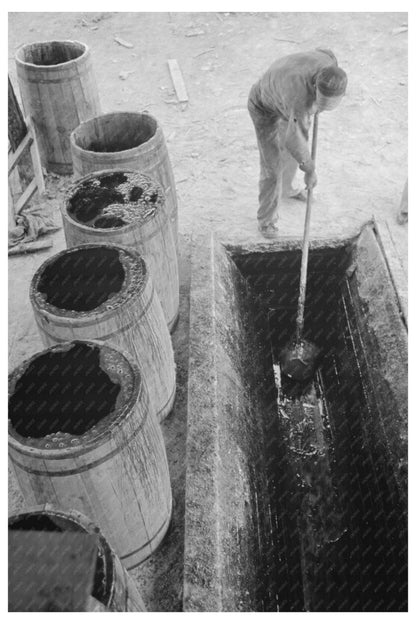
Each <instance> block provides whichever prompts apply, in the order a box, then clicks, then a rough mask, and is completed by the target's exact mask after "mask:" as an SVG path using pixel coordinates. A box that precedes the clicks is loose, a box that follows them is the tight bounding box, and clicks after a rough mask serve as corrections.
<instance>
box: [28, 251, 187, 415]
mask: <svg viewBox="0 0 416 624" xmlns="http://www.w3.org/2000/svg"><path fill="white" fill-rule="evenodd" d="M30 300H31V303H32V306H33V310H34V313H35V319H36V323H37V325H38V328H39V331H40V334H41V337H42V340H43V343H44V344H45V346H50V345H52V344H56V343H57V342H64V341H68V340H73V339H76V340H90V339H91V340H104V341H106V342H111V343H112V344H113V345H115V346H118V347H120V348H122V349H126V350H127V351H128V352H129V353H131V354H132V355H133V357H134V358H135V361H136V363H137V364H138V366H139V368H140V371H141V373H142V375H143V378H144V379H145V381H146V384H147V388H148V391H149V396H150V400H151V402H152V405H153V407H154V409H155V411H156V414H157V416H158V418H159V420H162V419H163V418H165V417H166V416H167V415H168V414H169V412H170V411H171V409H172V406H173V403H174V400H175V392H176V371H175V361H174V355H173V348H172V341H171V337H170V334H169V330H168V326H167V324H166V320H165V317H164V315H163V311H162V307H161V304H160V301H159V297H158V296H157V293H156V292H155V289H154V287H153V282H152V279H151V277H150V274H149V271H148V269H147V266H146V263H145V261H144V260H143V258H141V256H140V255H139V254H138V253H137V252H135V251H133V250H132V249H127V248H122V247H118V246H116V245H107V244H103V243H101V244H98V243H97V244H89V245H80V246H78V247H72V248H71V249H67V250H65V251H62V252H60V253H58V254H56V255H55V256H52V257H51V258H49V259H48V260H46V261H45V262H44V263H43V264H42V265H41V266H40V267H39V269H38V270H37V272H36V273H35V275H34V276H33V278H32V282H31V286H30Z"/></svg>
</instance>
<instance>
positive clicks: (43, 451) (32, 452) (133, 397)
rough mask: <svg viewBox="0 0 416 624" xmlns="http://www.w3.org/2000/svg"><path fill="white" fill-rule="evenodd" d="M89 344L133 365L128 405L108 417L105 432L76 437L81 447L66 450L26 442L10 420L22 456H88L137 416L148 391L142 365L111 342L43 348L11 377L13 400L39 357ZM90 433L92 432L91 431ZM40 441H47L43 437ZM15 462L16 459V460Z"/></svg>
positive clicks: (70, 342)
mask: <svg viewBox="0 0 416 624" xmlns="http://www.w3.org/2000/svg"><path fill="white" fill-rule="evenodd" d="M80 343H81V344H87V345H90V346H93V347H94V346H95V347H99V348H100V349H103V348H105V349H107V350H108V351H112V352H115V353H117V354H118V355H121V356H122V357H123V358H124V360H125V361H126V362H127V364H128V365H129V368H130V370H131V372H132V379H133V387H132V389H131V392H130V394H129V396H128V397H127V398H126V400H125V402H124V404H123V405H122V406H121V407H119V408H117V409H115V410H113V411H112V412H110V413H109V414H108V415H107V416H106V417H105V418H107V417H109V416H110V418H109V422H108V424H107V425H106V427H105V428H104V429H101V430H99V431H97V432H95V433H94V434H93V435H91V434H90V435H89V436H88V438H87V439H86V440H83V439H82V436H76V435H74V436H73V438H77V439H79V444H77V445H70V446H69V445H66V446H64V447H62V448H44V447H38V446H32V445H31V444H30V443H28V442H26V441H25V438H24V436H21V435H20V434H18V433H17V431H16V430H15V429H14V427H12V425H11V423H10V421H9V427H8V444H9V446H11V447H12V448H13V449H14V450H16V451H17V452H18V453H21V452H23V454H25V455H29V456H30V457H33V458H39V459H49V460H55V459H56V460H61V459H66V458H67V457H69V456H73V455H74V454H75V455H76V456H77V457H78V456H81V455H84V454H85V453H88V452H90V451H92V450H94V449H95V448H97V447H98V446H103V445H104V444H105V443H106V442H108V441H109V440H110V439H111V438H112V436H113V434H114V431H115V430H117V429H118V428H120V427H122V426H123V424H124V423H125V422H126V420H127V419H128V418H129V417H130V416H131V415H132V414H133V413H134V407H135V405H136V403H137V401H138V400H139V398H140V396H141V395H142V394H143V392H144V388H145V386H144V383H145V382H144V379H143V376H142V374H141V372H140V369H139V366H138V365H137V364H136V362H135V361H134V359H133V357H132V356H131V355H130V354H129V353H128V352H127V351H126V350H125V349H122V348H120V347H115V346H113V345H112V344H109V343H107V342H103V341H101V340H77V339H75V340H68V341H65V342H61V343H59V344H54V345H52V346H50V347H48V348H46V349H42V351H38V352H37V353H35V354H34V355H32V356H31V357H29V358H27V359H26V360H23V362H21V363H20V364H19V365H18V366H16V367H15V368H14V369H13V370H12V371H11V372H10V373H9V375H8V395H9V397H10V396H11V395H12V394H13V392H14V389H15V386H16V383H17V381H18V380H19V379H20V377H21V376H22V375H23V374H24V372H25V371H26V370H27V368H28V366H30V364H31V363H32V362H33V361H34V360H36V359H37V358H39V357H40V356H42V355H44V354H46V353H51V352H54V351H57V352H59V351H64V350H65V349H67V348H68V347H69V346H70V345H73V344H80ZM145 418H146V414H144V413H143V414H142V418H141V421H140V423H138V425H137V428H138V429H140V428H141V426H142V424H143V422H144V420H145ZM87 432H88V431H87ZM87 432H86V433H87ZM39 439H44V436H43V438H39ZM12 461H13V460H12Z"/></svg>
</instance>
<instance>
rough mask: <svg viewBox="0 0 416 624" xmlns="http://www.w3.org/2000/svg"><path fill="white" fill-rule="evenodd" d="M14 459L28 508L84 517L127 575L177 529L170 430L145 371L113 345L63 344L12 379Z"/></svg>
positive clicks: (11, 441) (11, 451)
mask: <svg viewBox="0 0 416 624" xmlns="http://www.w3.org/2000/svg"><path fill="white" fill-rule="evenodd" d="M9 457H10V463H11V466H12V469H13V470H14V473H15V476H16V480H17V483H18V485H19V488H20V491H21V493H22V496H23V498H24V500H25V503H26V505H39V504H45V503H51V504H53V505H56V506H58V507H59V508H61V509H63V510H64V511H68V510H71V509H77V510H79V511H80V512H82V513H84V514H85V515H87V516H88V517H89V518H91V520H93V521H94V522H95V523H96V524H97V525H98V526H99V527H100V529H101V530H102V532H103V534H104V535H105V536H106V538H107V539H108V540H109V542H110V544H111V545H112V546H113V548H114V549H115V551H116V553H117V555H118V556H119V557H120V560H121V561H122V563H123V565H124V566H125V567H126V568H127V569H131V568H133V567H135V566H136V565H138V564H139V563H141V562H142V561H143V560H144V559H146V558H147V557H148V556H149V555H151V554H152V552H153V551H154V550H155V549H156V547H157V546H158V545H159V543H160V542H161V540H162V538H163V536H164V535H165V533H166V531H167V529H168V526H169V521H170V517H171V510H172V497H171V489H170V478H169V469H168V464H167V459H166V452H165V446H164V441H163V435H162V431H161V428H160V425H159V423H158V422H157V420H156V417H155V414H154V411H153V408H152V405H151V403H150V401H149V398H148V394H147V389H146V385H145V384H144V383H143V379H142V377H141V375H140V372H139V370H138V367H137V365H136V364H135V363H134V362H133V360H132V358H131V357H130V356H129V355H128V354H126V353H125V352H122V351H120V350H118V349H115V348H113V347H111V346H110V345H107V344H105V343H100V342H94V341H85V342H84V341H72V342H70V343H64V344H61V345H55V346H53V347H50V348H49V349H47V350H45V351H42V352H40V353H37V354H36V355H34V356H33V357H32V358H30V359H28V360H26V361H24V362H23V363H22V364H21V365H20V366H18V367H17V368H16V369H15V370H14V371H13V372H12V373H11V374H10V375H9Z"/></svg>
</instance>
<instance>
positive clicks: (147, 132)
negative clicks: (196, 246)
mask: <svg viewBox="0 0 416 624" xmlns="http://www.w3.org/2000/svg"><path fill="white" fill-rule="evenodd" d="M71 151H72V159H73V163H74V174H75V176H76V177H81V176H84V175H85V174H87V173H91V172H92V171H99V170H101V169H127V170H128V169H132V170H134V171H141V172H143V173H147V174H149V175H150V176H151V177H152V178H153V179H154V180H156V181H158V182H159V183H160V185H161V187H162V189H163V192H164V193H165V196H166V210H167V212H168V214H169V218H170V220H171V224H172V230H173V233H174V236H175V241H177V235H178V200H177V198H176V187H175V179H174V176H173V171H172V166H171V163H170V158H169V153H168V149H167V146H166V142H165V137H164V134H163V131H162V128H161V127H160V124H159V123H158V121H157V120H156V119H155V117H153V116H152V115H149V113H135V112H114V113H108V114H106V115H99V116H96V117H94V118H93V119H88V121H84V122H83V123H82V124H80V125H79V126H78V127H77V128H75V130H74V131H73V132H72V134H71Z"/></svg>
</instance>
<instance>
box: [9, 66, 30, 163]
mask: <svg viewBox="0 0 416 624" xmlns="http://www.w3.org/2000/svg"><path fill="white" fill-rule="evenodd" d="M8 114H9V117H8V134H9V141H10V145H11V146H12V150H13V151H16V149H17V148H18V146H19V145H20V143H21V142H22V141H23V139H24V137H25V134H26V132H27V128H26V125H25V122H24V119H23V114H22V111H21V110H20V106H19V102H18V101H17V98H16V95H15V92H14V89H13V85H12V83H11V80H10V77H8Z"/></svg>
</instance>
